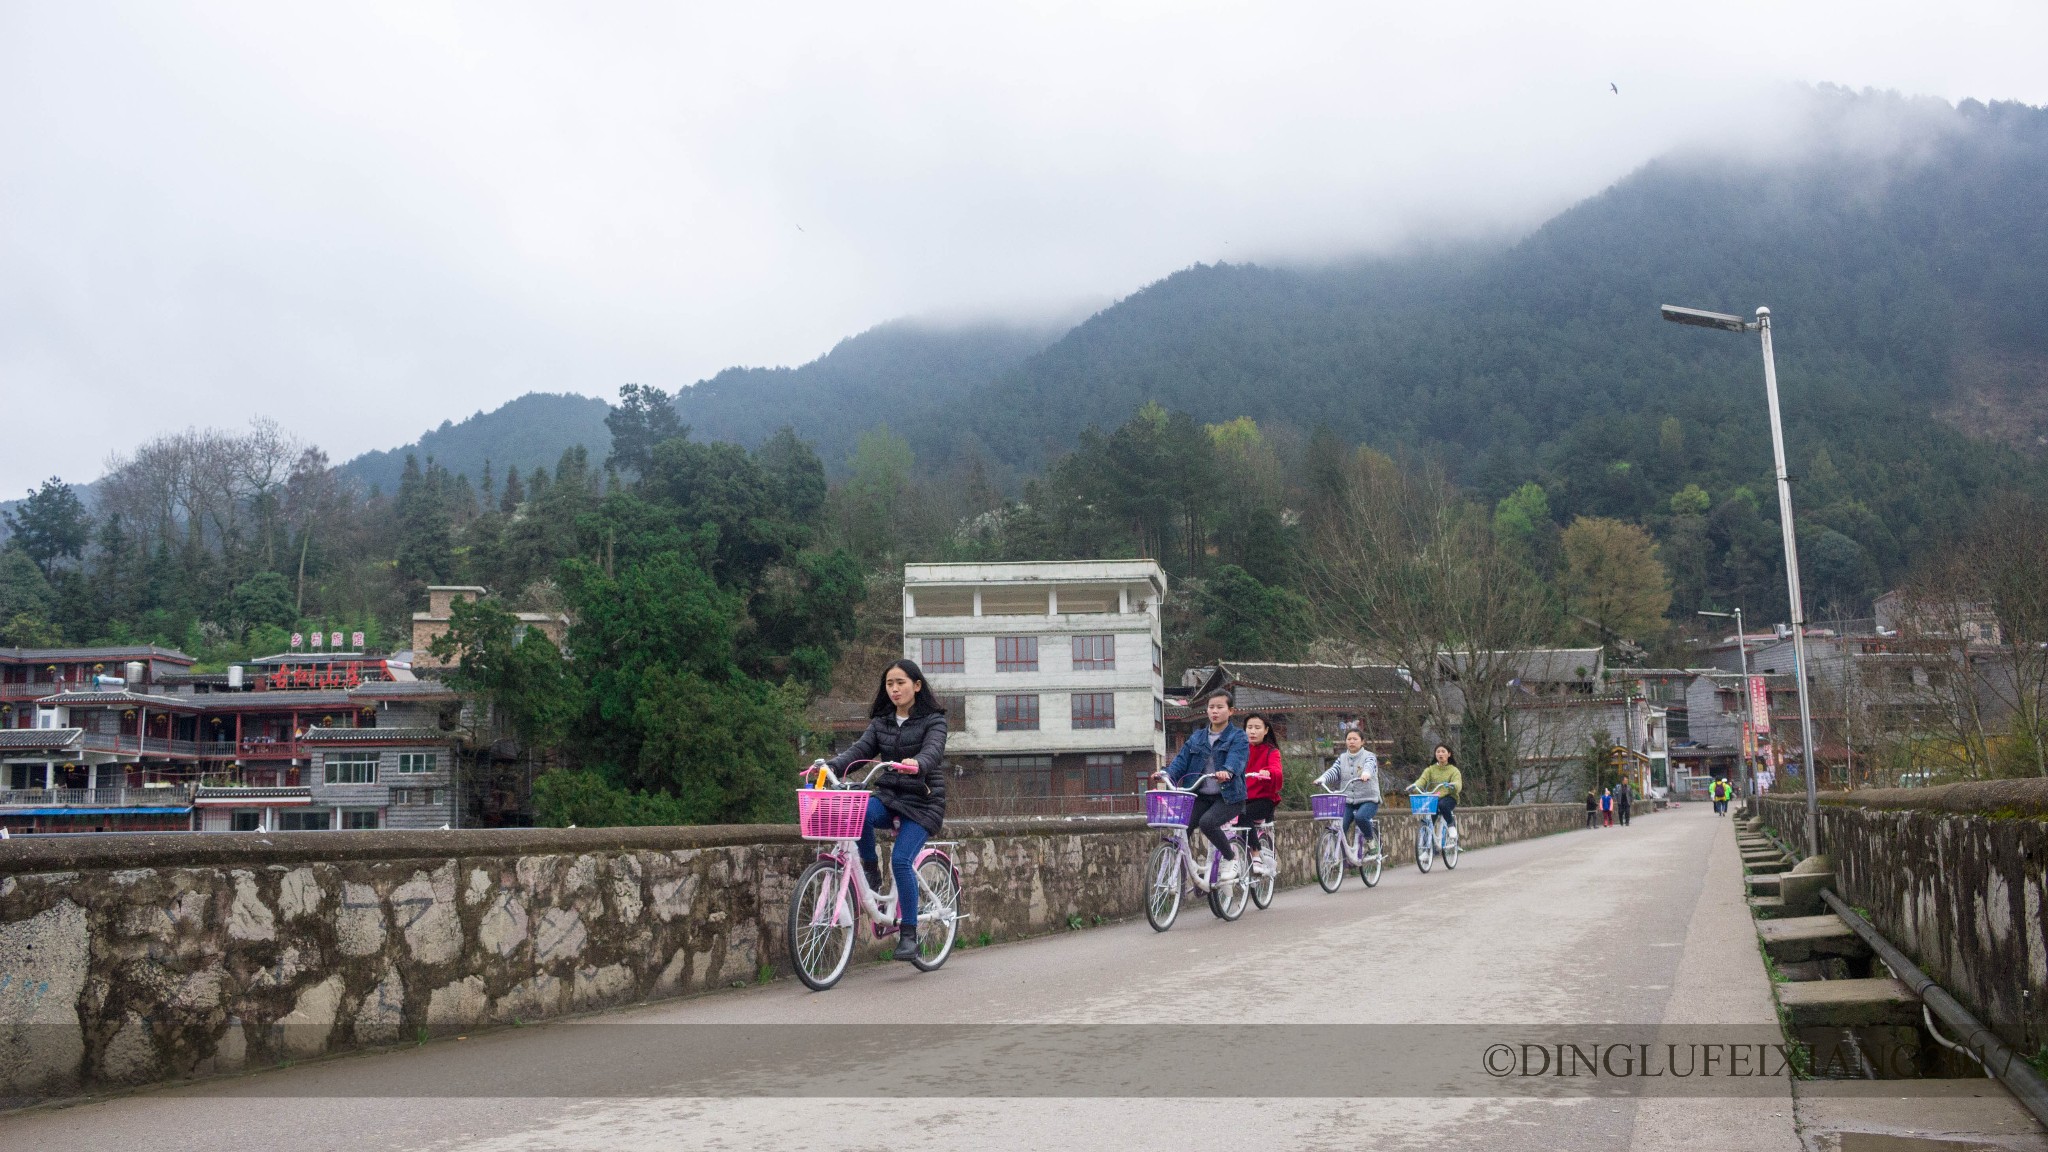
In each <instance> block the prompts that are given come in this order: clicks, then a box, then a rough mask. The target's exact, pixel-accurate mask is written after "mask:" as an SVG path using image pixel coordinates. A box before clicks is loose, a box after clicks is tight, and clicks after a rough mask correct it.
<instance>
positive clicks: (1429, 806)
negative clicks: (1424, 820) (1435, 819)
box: [1408, 796, 1436, 816]
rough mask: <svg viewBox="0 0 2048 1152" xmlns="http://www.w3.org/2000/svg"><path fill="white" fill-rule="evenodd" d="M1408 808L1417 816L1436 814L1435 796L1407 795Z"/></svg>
mask: <svg viewBox="0 0 2048 1152" xmlns="http://www.w3.org/2000/svg"><path fill="white" fill-rule="evenodd" d="M1408 810H1409V811H1410V812H1413V813H1415V814H1416V815H1418V816H1420V815H1424V814H1428V815H1432V816H1434V815H1435V814H1436V797H1434V796H1410V797H1408Z"/></svg>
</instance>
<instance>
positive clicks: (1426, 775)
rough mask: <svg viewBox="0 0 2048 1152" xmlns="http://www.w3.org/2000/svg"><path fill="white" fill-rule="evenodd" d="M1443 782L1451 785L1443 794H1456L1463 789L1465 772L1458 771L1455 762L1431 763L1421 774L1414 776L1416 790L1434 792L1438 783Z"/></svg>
mask: <svg viewBox="0 0 2048 1152" xmlns="http://www.w3.org/2000/svg"><path fill="white" fill-rule="evenodd" d="M1445 783H1448V784H1449V785H1450V786H1451V787H1450V789H1449V790H1448V791H1447V792H1446V793H1445V794H1446V795H1449V796H1456V795H1458V794H1459V793H1461V792H1463V791H1464V790H1465V774H1464V773H1463V772H1460V771H1458V766H1457V765H1456V764H1435V763H1432V764H1431V765H1430V766H1429V767H1428V768H1425V769H1423V772H1422V775H1420V776H1417V777H1416V778H1415V790H1416V791H1417V792H1434V791H1436V790H1437V786H1438V785H1440V784H1445Z"/></svg>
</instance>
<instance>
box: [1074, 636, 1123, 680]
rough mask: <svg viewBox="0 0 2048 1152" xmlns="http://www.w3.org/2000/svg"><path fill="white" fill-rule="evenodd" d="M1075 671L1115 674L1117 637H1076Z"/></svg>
mask: <svg viewBox="0 0 2048 1152" xmlns="http://www.w3.org/2000/svg"><path fill="white" fill-rule="evenodd" d="M1074 671H1076V672H1114V671H1116V637H1114V636H1076V637H1074Z"/></svg>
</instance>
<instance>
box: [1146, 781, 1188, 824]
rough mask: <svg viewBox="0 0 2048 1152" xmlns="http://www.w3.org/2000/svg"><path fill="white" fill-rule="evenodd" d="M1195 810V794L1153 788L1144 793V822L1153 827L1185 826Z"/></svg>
mask: <svg viewBox="0 0 2048 1152" xmlns="http://www.w3.org/2000/svg"><path fill="white" fill-rule="evenodd" d="M1194 811H1195V794H1194V793H1192V792H1171V791H1167V790H1165V789H1155V790H1153V791H1151V792H1147V793H1145V823H1147V824H1150V825H1151V826H1153V827H1154V828H1185V827H1187V826H1188V817H1189V816H1192V815H1193V814H1194Z"/></svg>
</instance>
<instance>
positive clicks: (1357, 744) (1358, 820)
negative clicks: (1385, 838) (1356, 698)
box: [1322, 728, 1380, 847]
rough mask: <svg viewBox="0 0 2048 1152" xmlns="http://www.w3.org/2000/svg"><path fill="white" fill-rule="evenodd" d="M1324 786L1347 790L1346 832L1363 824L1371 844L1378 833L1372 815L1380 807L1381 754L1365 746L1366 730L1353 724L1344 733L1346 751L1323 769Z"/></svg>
mask: <svg viewBox="0 0 2048 1152" xmlns="http://www.w3.org/2000/svg"><path fill="white" fill-rule="evenodd" d="M1322 786H1323V787H1325V788H1328V789H1329V790H1331V791H1332V792H1342V793H1344V834H1345V835H1346V836H1349V835H1350V834H1351V826H1352V825H1353V824H1357V825H1360V826H1361V827H1362V828H1363V829H1364V831H1365V842H1366V846H1367V847H1371V845H1372V842H1373V839H1374V837H1376V836H1378V835H1379V833H1378V831H1376V830H1375V829H1374V827H1373V817H1375V816H1377V815H1379V811H1380V758H1379V757H1377V756H1375V755H1373V754H1372V750H1371V749H1369V748H1367V747H1366V746H1365V734H1364V733H1363V732H1360V731H1359V730H1358V729H1356V728H1352V729H1348V730H1347V731H1346V732H1345V733H1344V751H1343V752H1341V753H1339V754H1338V756H1337V759H1336V761H1335V762H1334V763H1332V764H1331V765H1330V769H1329V771H1327V772H1325V773H1323V777H1322Z"/></svg>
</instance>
